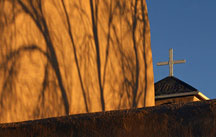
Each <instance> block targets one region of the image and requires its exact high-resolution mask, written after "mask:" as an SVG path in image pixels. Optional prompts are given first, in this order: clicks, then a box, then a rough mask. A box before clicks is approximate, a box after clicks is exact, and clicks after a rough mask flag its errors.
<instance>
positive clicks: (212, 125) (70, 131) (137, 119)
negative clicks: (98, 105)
mask: <svg viewBox="0 0 216 137" xmlns="http://www.w3.org/2000/svg"><path fill="white" fill-rule="evenodd" d="M215 129H216V100H210V101H200V102H191V103H188V104H177V105H176V104H175V105H174V104H172V105H161V106H156V107H149V108H143V109H134V110H122V111H111V112H105V113H92V114H83V115H72V116H68V117H58V118H49V119H42V120H36V121H27V122H22V123H11V124H1V125H0V136H4V137H14V136H16V137H27V136H28V137H35V136H37V137H50V136H52V137H215V136H216V130H215Z"/></svg>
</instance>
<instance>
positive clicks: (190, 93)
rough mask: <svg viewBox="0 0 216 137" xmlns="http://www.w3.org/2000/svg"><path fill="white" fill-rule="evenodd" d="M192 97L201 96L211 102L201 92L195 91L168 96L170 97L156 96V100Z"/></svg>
mask: <svg viewBox="0 0 216 137" xmlns="http://www.w3.org/2000/svg"><path fill="white" fill-rule="evenodd" d="M190 95H199V96H200V97H201V98H202V99H204V100H209V98H208V97H206V96H205V95H204V94H203V93H201V92H200V91H193V92H186V93H176V94H168V95H159V96H155V100H157V99H164V98H172V97H179V96H190Z"/></svg>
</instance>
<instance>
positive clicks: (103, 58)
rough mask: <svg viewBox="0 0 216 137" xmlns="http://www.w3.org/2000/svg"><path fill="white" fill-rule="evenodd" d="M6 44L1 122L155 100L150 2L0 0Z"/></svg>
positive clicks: (0, 40) (0, 75) (0, 71)
mask: <svg viewBox="0 0 216 137" xmlns="http://www.w3.org/2000/svg"><path fill="white" fill-rule="evenodd" d="M0 47H1V50H0V123H3V122H18V121H24V120H33V119H39V118H47V117H56V116H65V115H71V114H80V113H87V112H101V111H110V110H119V109H129V108H141V107H144V106H154V105H155V102H154V77H153V64H152V52H151V42H150V23H149V19H148V12H147V4H146V1H145V0H144V1H139V0H127V1H126V0H106V1H101V0H75V1H71V0H64V1H60V0H37V1H32V0H19V1H10V0H1V2H0Z"/></svg>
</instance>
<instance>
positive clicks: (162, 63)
mask: <svg viewBox="0 0 216 137" xmlns="http://www.w3.org/2000/svg"><path fill="white" fill-rule="evenodd" d="M168 64H169V62H158V63H157V66H163V65H168Z"/></svg>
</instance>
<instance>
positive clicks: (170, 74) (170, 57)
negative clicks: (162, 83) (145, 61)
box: [157, 49, 186, 76]
mask: <svg viewBox="0 0 216 137" xmlns="http://www.w3.org/2000/svg"><path fill="white" fill-rule="evenodd" d="M185 62H186V60H176V61H174V60H173V49H169V61H168V62H158V63H157V66H162V65H169V76H173V64H180V63H185Z"/></svg>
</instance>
